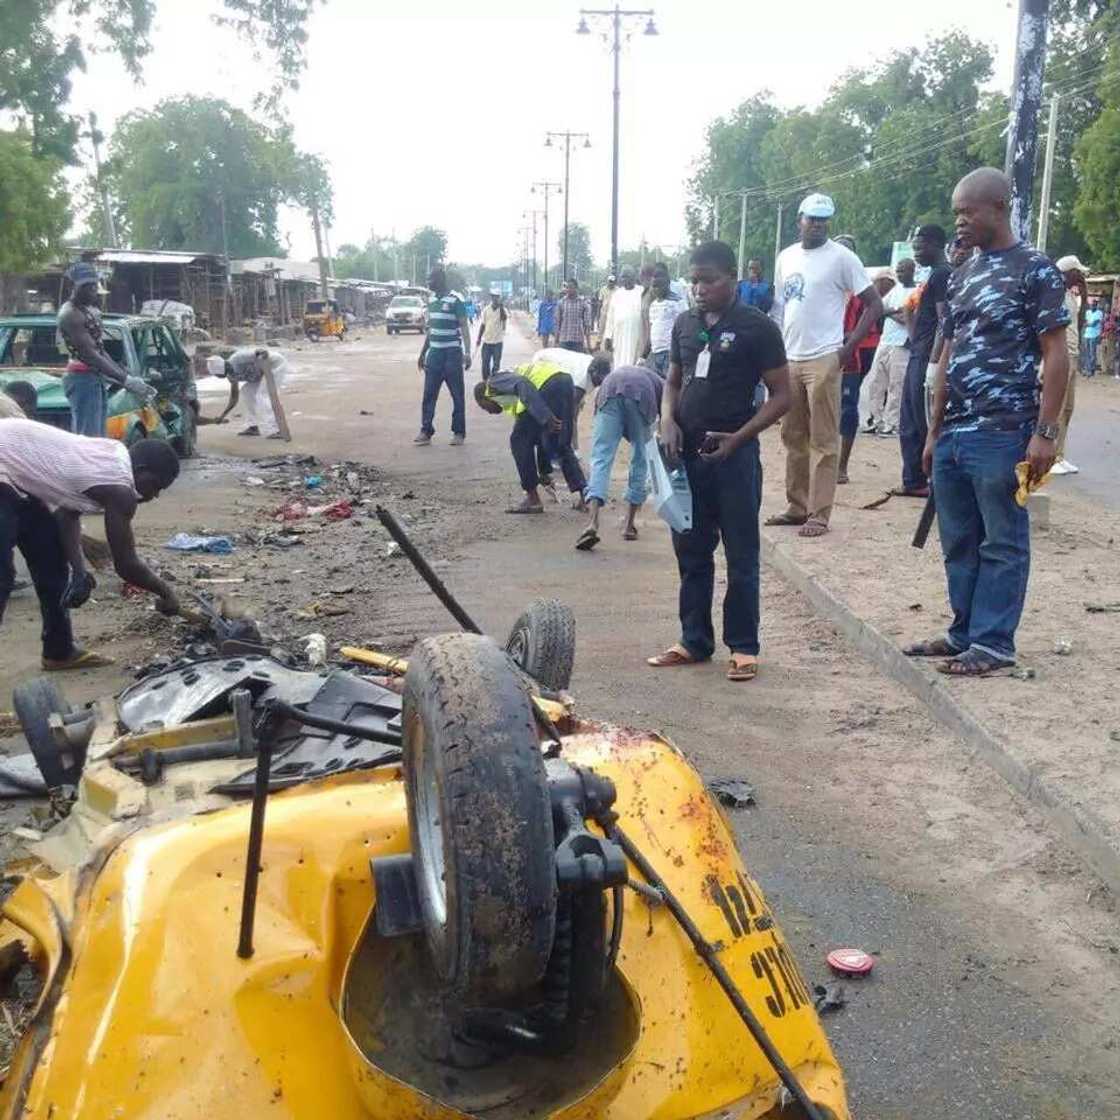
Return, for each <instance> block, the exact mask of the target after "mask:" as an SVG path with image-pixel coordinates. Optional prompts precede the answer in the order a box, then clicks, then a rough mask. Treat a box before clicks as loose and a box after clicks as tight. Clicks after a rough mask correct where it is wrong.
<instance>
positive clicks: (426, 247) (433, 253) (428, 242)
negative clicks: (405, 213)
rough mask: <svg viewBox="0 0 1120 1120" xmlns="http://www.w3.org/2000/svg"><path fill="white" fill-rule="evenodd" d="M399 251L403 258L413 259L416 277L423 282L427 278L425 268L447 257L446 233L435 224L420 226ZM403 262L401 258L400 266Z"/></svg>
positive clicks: (440, 262) (442, 261) (441, 261)
mask: <svg viewBox="0 0 1120 1120" xmlns="http://www.w3.org/2000/svg"><path fill="white" fill-rule="evenodd" d="M401 253H402V256H403V257H404V258H405V259H410V261H411V259H412V258H414V259H415V272H416V278H417V280H418V281H419V282H420V283H423V282H424V280H425V279H426V278H427V272H426V271H425V270H426V269H428V268H430V267H431V266H432V265H436V264H443V263H444V262H445V261H446V259H447V234H446V233H444V231H443V230H442V229H437V228H436V227H435V226H421V227H420V228H419V229H418V230H417V231H416V232H415V233H414V234H413V235H412V236H411V237H410V238H409V239H408V241H406V242H405V244H404V247H403V249H402V250H401ZM403 264H404V262H403V260H402V267H403Z"/></svg>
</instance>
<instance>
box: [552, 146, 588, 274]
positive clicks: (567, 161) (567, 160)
mask: <svg viewBox="0 0 1120 1120" xmlns="http://www.w3.org/2000/svg"><path fill="white" fill-rule="evenodd" d="M554 136H555V137H556V138H557V139H559V138H560V137H563V138H564V270H563V271H564V275H563V276H562V277H561V279H563V280H567V279H568V199H569V198H570V197H571V192H570V190H569V184H570V182H571V175H570V169H571V159H572V141H573V140H579V139H582V140H583V146H584V147H585V148H590V147H591V137H590V136H588V134H587V133H586V132H546V133H545V137H544V146H545V147H546V148H551V147H552V138H553V137H554Z"/></svg>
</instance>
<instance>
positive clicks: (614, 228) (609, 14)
mask: <svg viewBox="0 0 1120 1120" xmlns="http://www.w3.org/2000/svg"><path fill="white" fill-rule="evenodd" d="M579 16H580V19H579V26H578V27H577V28H576V34H577V35H590V34H591V28H590V27H588V25H587V17H588V16H590V17H591V18H592V19H606V20H609V21H610V24H611V31H612V38H611V55H612V56H613V63H614V88H613V90H612V92H611V97H612V101H613V112H612V116H613V136H614V150H613V155H612V161H611V272H612V273H613V274H614V275H616V276H617V275H618V125H619V98H620V96H621V94H620V87H619V64H620V59H621V56H622V22H623V20H626V19H633V18H638V19H640V18H642V17H645V20H646V26H645V30H644V31H643V32H642V34H643V35H656V34H657V27H656V25H655V24H654V22H653V16H654V11H653V9H652V8H640V9H639V8H634V9H624V8H621V7H619V5H618V4H617V3H616V4H615V6H614V7H613V8H580V10H579Z"/></svg>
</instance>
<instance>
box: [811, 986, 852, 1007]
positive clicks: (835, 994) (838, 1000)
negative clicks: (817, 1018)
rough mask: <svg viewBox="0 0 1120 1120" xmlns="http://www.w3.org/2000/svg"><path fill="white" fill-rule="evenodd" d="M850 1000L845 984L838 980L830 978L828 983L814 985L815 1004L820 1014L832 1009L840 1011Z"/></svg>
mask: <svg viewBox="0 0 1120 1120" xmlns="http://www.w3.org/2000/svg"><path fill="white" fill-rule="evenodd" d="M847 1002H848V993H847V992H846V991H845V990H844V985H843V984H841V983H840V982H839V981H838V980H830V981H829V982H828V983H827V984H814V985H813V1006H814V1007H815V1008H816V1009H817V1014H818V1015H826V1014H827V1013H828V1012H830V1011H839V1010H840V1008H842V1007H843V1006H844V1005H845V1004H846V1003H847Z"/></svg>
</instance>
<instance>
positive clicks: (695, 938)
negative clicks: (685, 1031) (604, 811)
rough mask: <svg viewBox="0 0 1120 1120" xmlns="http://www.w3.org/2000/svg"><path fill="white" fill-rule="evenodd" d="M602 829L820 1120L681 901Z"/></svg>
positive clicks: (635, 853)
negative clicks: (662, 904)
mask: <svg viewBox="0 0 1120 1120" xmlns="http://www.w3.org/2000/svg"><path fill="white" fill-rule="evenodd" d="M600 824H603V822H602V821H600ZM604 827H605V829H606V831H607V833H608V835H609V836H610V838H611V839H612V840H614V841H615V842H616V843H618V844H619V845H621V847H622V850H623V851H624V852H625V853H626V858H627V859H628V860H629V861H630V862H631V863H632V864H633V865H634V866H635V867H636V868H637V869H638V870H639V871H640V872H641V873H642V877H643V878H644V879H645V880H646V882H647V883H649V884H650V885H651V886H653V887H656V888H657V890H658V891H660V893H661V896H662V898H663V900H664V902H665V905H666V906H667V907H668V908H669V911H670V913H671V914H672V915H673V917H674V918H675V919H676V921H677V924H678V925H679V926H680V927H681V929H683V930H684V932H685V935H686V936H687V937H688V939H689V941H691V942H692V945H693V947H694V948H695V949H696V952H697V953H699V954H700V957H701V958H702V960H703V961H704V963H705V964H706V965H707V966H708V968H709V969H710V970H711V972H712V975H713V976H714V977H715V978H716V982H717V983H718V984H719V986H720V987H721V988H722V989H723V992H724V995H726V996H727V998H728V999H729V1000H730V1001H731V1005H732V1007H734V1008H735V1010H736V1011H737V1012H738V1013H739V1018H740V1019H742V1020H743V1022H744V1023H745V1024H746V1026H747V1030H749V1031H750V1032H751V1036H752V1037H753V1038H754V1040H755V1042H756V1043H757V1044H758V1048H759V1049H760V1050H761V1051H762V1053H763V1054H764V1055H765V1056H766V1060H767V1061H768V1062H769V1063H770V1065H771V1066H772V1067H773V1069H774V1072H775V1073H776V1074H777V1075H778V1077H779V1078H780V1079H781V1082H782V1084H783V1085H784V1086H785V1087H786V1088H787V1089H788V1090H789V1091H790V1094H791V1095H792V1096H793V1099H794V1100H795V1101H797V1103H798V1104H799V1105H800V1106H801V1107H802V1108H803V1109H804V1110H805V1115H806V1117H808V1120H823V1117H822V1116H821V1113H820V1110H819V1109H818V1108H817V1106H816V1104H814V1103H813V1101H812V1099H811V1098H810V1097H809V1095H808V1094H807V1093H806V1092H805V1090H804V1089H803V1088H802V1087H801V1083H800V1082H799V1081H798V1080H797V1078H796V1077H795V1076H794V1073H793V1070H791V1069H790V1068H789V1066H788V1065H786V1063H785V1061H784V1060H783V1058H782V1056H781V1054H779V1053H778V1050H777V1048H776V1047H775V1046H774V1043H773V1042H771V1041H770V1036H769V1035H768V1034H767V1033H766V1028H765V1027H763V1025H762V1024H761V1023H760V1022H759V1021H758V1017H757V1016H756V1015H755V1013H754V1012H753V1011H752V1010H751V1009H750V1007H749V1005H748V1004H747V1001H746V1000H745V999H743V994H742V992H740V991H739V989H738V987H737V986H736V984H735V981H734V980H732V978H731V974H730V973H729V972H728V971H727V969H726V968H724V967H723V962H722V961H721V960H720V959H719V956H718V954H717V951H716V949H714V948H713V947H712V945H711V944H710V943H709V942H708V941H707V940H706V939H705V937H704V935H703V934H702V933H701V932H700V930H699V929H698V928H697V926H696V923H695V922H693V920H692V919H691V918H690V917H689V916H688V912H687V911H686V910H685V908H684V907H683V906H682V905H681V903H680V900H679V899H678V898H677V896H676V895H675V894H673V892H672V891H671V890H670V889H669V884H668V883H666V882H665V880H664V879H663V878H662V877H661V876H660V875H659V874H658V873H657V871H656V869H655V868H654V867H653V865H652V864H651V863H650V862H649V860H647V859H646V857H645V856H644V855H642V853H641V851H640V850H639V849H638V847H637V845H635V843H634V841H633V840H631V839H630V837H628V836H627V835H626V833H625V832H623V831H622V829H621V828H619V827H618V825H617V824H614V823H611V824H609V825H604Z"/></svg>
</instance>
